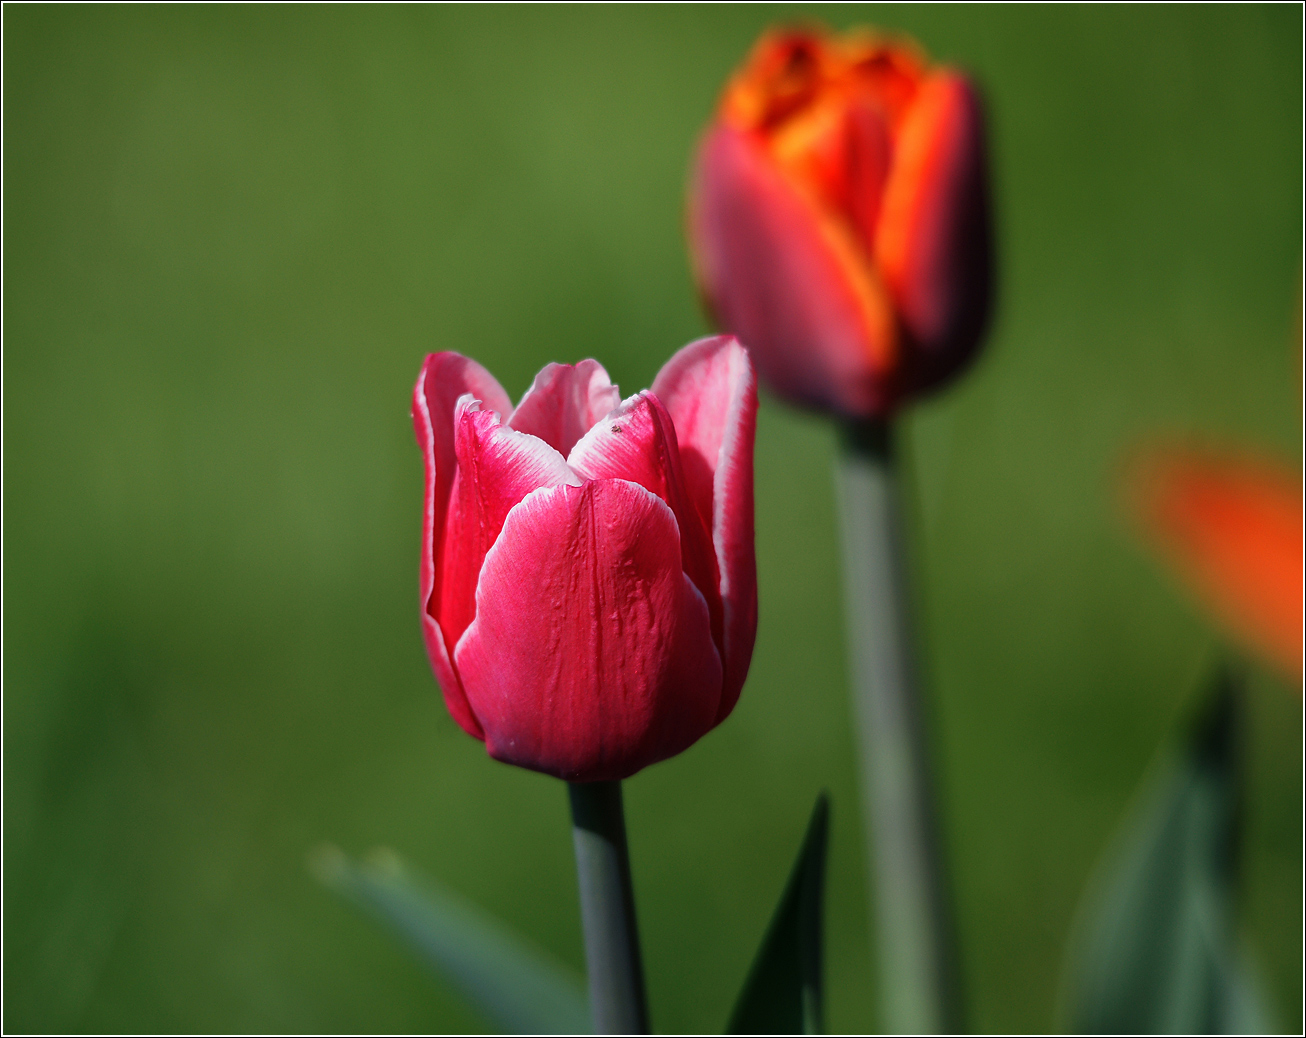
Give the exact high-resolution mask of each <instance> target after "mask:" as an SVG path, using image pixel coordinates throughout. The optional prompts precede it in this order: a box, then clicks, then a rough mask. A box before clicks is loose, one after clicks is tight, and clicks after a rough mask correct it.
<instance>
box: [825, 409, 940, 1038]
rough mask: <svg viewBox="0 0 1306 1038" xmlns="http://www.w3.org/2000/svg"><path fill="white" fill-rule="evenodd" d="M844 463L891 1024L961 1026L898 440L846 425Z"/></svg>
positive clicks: (871, 856) (860, 723)
mask: <svg viewBox="0 0 1306 1038" xmlns="http://www.w3.org/2000/svg"><path fill="white" fill-rule="evenodd" d="M843 431H844V436H843V444H842V450H841V451H840V457H839V463H838V485H839V499H840V500H839V504H840V513H841V516H840V517H841V520H842V523H841V525H842V528H843V556H844V581H845V588H844V591H845V597H846V614H847V623H848V643H849V649H850V655H851V663H852V685H853V701H854V714H855V721H856V732H857V739H858V744H859V745H858V749H859V751H860V754H859V755H860V758H861V781H862V806H863V810H865V811H866V814H867V819H866V823H867V824H866V833H867V838H868V847H867V852H868V853H867V859H868V862H869V864H870V872H871V875H870V881H871V903H872V914H873V917H874V922H875V936H876V951H877V959H878V966H879V978H880V1005H881V1011H882V1013H883V1021H882V1024H883V1027H884V1029H885V1030H886V1031H888V1032H891V1033H906V1034H912V1033H916V1034H920V1033H924V1034H930V1033H940V1032H954V1031H958V1030H960V1024H961V1020H960V998H959V997H958V983H957V980H958V978H957V969H956V958H955V949H954V947H953V940H952V936H953V935H952V921H951V913H950V911H949V902H948V898H947V894H946V888H945V882H944V871H943V865H942V861H941V855H940V853H939V844H938V832H937V825H936V820H935V816H934V809H933V796H932V789H931V782H930V769H929V755H928V750H927V745H926V737H925V728H924V723H923V718H922V707H921V701H920V690H919V687H918V685H919V682H918V675H917V671H916V667H915V660H914V653H913V644H912V629H911V616H910V596H909V594H908V588H907V573H906V560H905V555H904V550H903V548H904V545H903V540H902V530H901V517H900V514H899V503H898V487H897V473H896V464H895V455H894V450H893V443H892V433H891V430H890V428H889V426H888V425H887V424H886V423H884V422H879V421H877V422H862V423H857V424H853V423H849V424H848V425H846V426H845V427H844V430H843Z"/></svg>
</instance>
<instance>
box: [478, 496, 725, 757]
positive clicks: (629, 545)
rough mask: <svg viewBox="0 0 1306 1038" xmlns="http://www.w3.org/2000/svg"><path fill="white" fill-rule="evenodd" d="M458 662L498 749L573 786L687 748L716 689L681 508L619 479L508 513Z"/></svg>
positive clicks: (704, 721)
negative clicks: (684, 551) (679, 519)
mask: <svg viewBox="0 0 1306 1038" xmlns="http://www.w3.org/2000/svg"><path fill="white" fill-rule="evenodd" d="M455 659H456V660H457V663H458V669H459V672H460V673H461V675H462V678H463V683H464V687H465V688H466V689H467V695H468V699H469V700H470V702H471V704H472V706H473V708H474V709H475V711H476V716H477V717H478V718H480V721H481V723H482V725H483V726H484V728H485V736H486V738H485V742H486V749H487V750H488V751H489V752H490V754H491V756H493V757H495V758H497V759H498V760H502V761H507V762H508V763H511V764H517V765H520V766H522V767H527V768H533V769H535V770H537V771H543V772H547V773H548V774H550V775H556V776H558V777H559V778H564V779H567V780H569V781H573V782H592V781H598V780H608V779H621V778H625V777H627V776H629V775H632V774H634V773H635V772H636V771H638V770H639V769H640V768H643V767H645V766H647V765H649V764H652V763H654V762H655V761H659V760H663V759H665V758H666V757H670V756H672V755H673V754H676V753H679V752H680V751H681V750H684V749H686V748H687V747H688V746H690V745H691V744H692V743H693V742H695V741H696V740H697V739H698V738H700V737H701V736H702V735H703V734H704V733H705V732H707V731H708V730H709V729H710V728H711V727H712V724H713V722H714V720H715V718H716V714H717V704H718V702H719V700H720V696H721V662H720V659H719V658H718V656H717V651H716V648H715V646H714V645H713V644H712V636H711V631H710V629H709V621H708V612H707V604H706V603H705V602H704V601H703V596H702V595H700V594H699V592H698V590H697V589H696V588H695V587H694V585H693V583H692V582H691V581H690V580H689V578H688V577H686V576H685V574H684V572H683V569H682V566H681V560H680V538H679V534H678V531H677V529H676V521H675V517H674V516H673V515H672V514H671V509H670V508H668V507H667V506H666V504H664V503H663V502H662V500H661V499H660V498H658V497H657V496H656V495H654V494H651V493H649V491H647V490H645V489H644V488H643V487H640V486H636V485H635V484H634V483H628V482H625V481H624V480H597V481H593V482H589V483H586V484H585V485H584V486H582V487H579V488H576V487H570V486H560V487H554V488H550V489H544V490H539V491H536V492H535V493H533V494H531V495H530V496H529V497H527V498H526V499H525V500H524V501H523V502H522V503H521V504H519V505H518V506H517V507H516V508H514V509H513V510H512V511H511V512H510V513H509V515H508V518H507V521H506V522H505V523H504V526H503V532H502V533H501V534H500V536H499V539H498V541H496V542H495V545H494V547H493V548H491V549H490V551H489V553H488V554H487V555H486V557H485V564H484V566H483V567H482V571H481V579H480V583H479V584H478V585H477V589H476V619H475V620H474V621H473V622H472V625H471V626H470V627H468V628H467V631H466V633H465V634H464V635H463V637H462V639H461V640H460V641H459V643H458V648H457V651H456V653H455Z"/></svg>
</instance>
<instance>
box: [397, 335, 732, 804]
mask: <svg viewBox="0 0 1306 1038" xmlns="http://www.w3.org/2000/svg"><path fill="white" fill-rule="evenodd" d="M756 413H757V389H756V381H755V378H754V375H753V369H752V366H751V364H750V362H749V359H748V353H747V352H746V351H745V350H744V349H743V347H741V346H740V345H739V343H738V342H737V341H735V340H734V339H732V338H729V337H724V336H723V337H719V338H712V339H702V340H700V341H698V342H694V343H691V344H690V345H688V346H686V347H685V348H684V349H682V350H681V351H680V352H678V353H677V354H676V355H675V356H674V357H672V358H671V360H670V361H668V362H667V364H666V366H665V367H663V369H662V371H661V373H660V374H659V375H658V377H657V380H656V381H655V382H654V384H653V389H652V390H651V391H649V390H645V391H644V392H642V393H637V394H636V395H635V396H632V397H630V398H628V399H626V400H624V401H623V400H621V399H620V397H619V394H618V392H617V387H616V386H614V385H612V383H611V382H610V381H609V380H608V375H607V372H606V371H604V370H603V368H602V366H601V365H599V364H598V362H596V361H593V360H584V361H581V362H580V363H579V364H576V365H574V366H572V365H568V364H550V365H549V366H548V367H546V368H545V369H544V370H543V371H541V372H540V373H539V374H538V375H537V376H536V377H535V382H534V384H533V385H532V386H531V388H530V389H529V390H527V392H526V395H525V396H524V397H522V400H521V402H520V403H519V404H518V405H517V407H516V409H514V408H513V407H512V404H511V401H510V400H509V398H508V396H507V394H505V393H504V391H503V389H502V388H501V387H500V386H499V383H498V382H497V381H495V379H494V377H493V376H492V375H491V374H490V373H489V372H488V371H486V370H485V369H484V368H483V367H481V366H480V365H479V364H477V363H476V362H475V361H473V360H470V359H468V358H467V357H463V356H460V355H459V354H456V353H433V354H431V355H430V356H429V357H427V359H426V363H425V364H424V365H423V366H422V372H421V374H420V376H419V377H418V379H417V387H416V389H415V390H414V393H413V422H414V425H415V427H416V430H417V441H418V444H419V446H420V447H421V448H422V451H423V454H424V456H425V460H426V522H425V526H424V529H423V538H422V571H421V601H422V631H423V634H424V636H425V640H426V648H427V653H428V655H429V656H430V658H431V666H432V667H433V668H434V670H435V674H436V677H437V679H438V680H439V682H440V686H441V688H442V689H443V691H444V699H445V704H446V705H447V706H448V708H449V713H450V714H452V715H453V718H454V720H455V721H457V722H458V724H459V725H461V726H462V728H463V729H464V730H465V731H467V732H468V733H469V734H471V735H474V736H476V737H477V738H478V739H483V740H484V741H485V745H486V749H487V750H488V751H489V753H490V756H492V757H495V758H496V759H498V760H502V761H506V762H508V763H510V764H517V765H520V766H522V767H526V768H532V769H534V770H536V771H543V772H546V773H548V774H550V775H556V776H557V777H559V778H563V779H566V780H568V781H571V782H595V781H602V780H612V779H621V778H625V777H627V776H629V775H632V774H634V773H635V772H636V771H638V770H639V769H640V768H643V767H645V766H647V765H649V764H653V763H655V762H656V761H659V760H663V759H665V758H667V757H670V756H673V755H674V754H677V753H679V752H681V751H682V750H684V749H686V748H687V747H689V746H690V745H692V744H693V743H694V742H696V741H697V740H698V739H699V738H701V737H702V736H703V735H705V734H706V733H707V732H708V731H709V730H710V729H712V728H713V727H714V726H716V725H717V724H719V723H720V722H721V721H722V720H724V719H725V717H726V716H727V715H728V714H729V713H730V711H731V710H732V709H733V708H734V705H735V701H736V700H737V699H738V698H739V691H740V688H741V687H742V686H743V683H744V677H745V676H746V675H747V673H748V664H749V660H750V659H751V657H752V652H753V638H754V634H755V633H756V629H757V571H756V564H755V561H754V556H753V433H754V424H755V418H756Z"/></svg>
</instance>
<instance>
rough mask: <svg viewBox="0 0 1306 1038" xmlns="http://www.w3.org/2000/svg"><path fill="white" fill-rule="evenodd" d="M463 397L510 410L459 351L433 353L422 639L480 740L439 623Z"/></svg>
mask: <svg viewBox="0 0 1306 1038" xmlns="http://www.w3.org/2000/svg"><path fill="white" fill-rule="evenodd" d="M464 393H470V394H472V396H474V397H476V398H477V399H478V400H482V401H484V402H485V404H486V405H487V406H489V407H491V408H494V409H497V410H503V411H504V412H505V413H506V412H507V411H508V410H509V409H510V408H511V406H512V401H511V400H510V399H509V398H508V394H507V393H505V392H504V391H503V387H502V386H500V385H499V383H498V382H497V381H496V380H495V378H494V376H493V375H491V374H490V373H489V372H488V371H486V370H485V369H484V368H483V367H481V365H479V364H477V363H476V361H474V360H471V359H470V358H468V357H464V356H462V355H460V354H457V353H432V354H430V355H429V356H428V357H427V358H426V360H425V362H424V363H423V364H422V370H421V372H420V373H419V374H418V376H417V385H416V386H415V387H414V388H413V427H414V429H415V431H416V433H417V445H418V447H420V448H421V450H422V458H423V461H424V462H425V465H426V496H425V511H424V518H423V521H422V569H421V575H420V585H421V602H422V638H423V640H424V641H425V642H426V652H427V655H428V656H430V658H431V667H432V669H433V670H434V671H435V676H436V679H437V680H438V681H439V683H440V688H441V690H442V691H443V692H444V702H445V706H447V707H448V709H449V713H450V714H451V715H452V716H453V719H454V720H455V721H457V722H458V724H459V725H460V726H461V727H462V728H463V729H464V730H465V731H466V732H468V733H469V734H471V735H474V736H476V737H477V738H478V739H480V738H484V736H483V735H482V733H481V726H480V725H479V724H477V722H476V718H475V717H474V716H473V715H472V712H471V710H470V709H469V708H468V706H467V701H466V698H465V697H464V695H463V690H462V685H461V684H460V682H459V681H458V675H457V673H456V672H455V671H454V669H453V664H452V662H451V661H450V654H449V650H448V647H447V646H446V645H445V641H444V638H443V637H442V636H441V634H440V629H439V626H438V625H437V623H436V620H435V609H436V603H437V602H438V596H439V591H440V588H439V584H438V582H439V577H440V571H441V569H442V566H441V565H440V564H439V560H440V553H441V549H442V547H443V544H444V539H445V538H444V530H445V518H446V515H447V513H448V509H449V495H450V493H451V491H452V490H453V484H454V477H455V473H456V469H457V460H456V458H455V454H454V446H453V440H454V435H453V416H454V408H455V406H456V404H457V401H458V398H459V397H460V396H462V395H463V394H464ZM449 644H450V645H452V644H453V643H452V642H450V643H449Z"/></svg>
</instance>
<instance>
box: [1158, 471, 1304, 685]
mask: <svg viewBox="0 0 1306 1038" xmlns="http://www.w3.org/2000/svg"><path fill="white" fill-rule="evenodd" d="M1141 472H1142V475H1141V476H1140V485H1139V486H1140V491H1141V495H1140V501H1139V503H1140V505H1141V508H1140V512H1141V514H1142V518H1143V519H1144V521H1145V522H1146V523H1147V525H1148V527H1149V529H1150V531H1151V532H1152V534H1153V535H1154V536H1155V537H1156V538H1157V540H1158V541H1159V542H1160V544H1161V547H1162V548H1163V550H1164V551H1165V552H1166V554H1167V555H1168V556H1169V558H1170V560H1171V561H1172V562H1173V564H1174V565H1175V567H1176V568H1177V569H1178V570H1179V572H1180V573H1181V574H1182V575H1183V577H1184V579H1185V580H1186V581H1187V583H1188V584H1189V585H1190V586H1191V587H1192V588H1193V590H1194V591H1195V592H1196V593H1197V596H1198V598H1199V599H1200V600H1201V601H1202V602H1203V603H1204V604H1205V605H1206V606H1207V608H1208V609H1210V611H1211V612H1212V613H1213V614H1214V615H1215V617H1216V618H1217V619H1218V620H1219V621H1220V622H1221V623H1222V624H1223V625H1224V626H1225V627H1226V628H1227V629H1228V630H1230V631H1231V632H1232V633H1233V634H1234V635H1235V636H1236V637H1237V638H1238V639H1239V640H1240V641H1242V642H1244V643H1245V644H1247V645H1248V646H1250V647H1251V648H1252V649H1253V650H1255V651H1256V652H1257V653H1259V654H1260V655H1262V656H1263V657H1265V658H1266V659H1268V660H1270V661H1271V662H1272V663H1274V664H1276V665H1277V666H1279V667H1280V668H1282V669H1283V670H1284V672H1285V673H1287V674H1289V675H1291V676H1293V677H1295V678H1297V679H1298V680H1300V679H1301V675H1302V498H1301V493H1302V491H1301V483H1300V482H1299V481H1298V479H1297V478H1296V477H1294V475H1293V474H1292V473H1290V472H1288V471H1286V470H1284V469H1281V468H1280V467H1279V466H1277V465H1273V464H1270V463H1267V462H1264V461H1259V460H1254V459H1250V458H1228V457H1225V458H1220V457H1211V456H1203V455H1200V454H1193V453H1189V452H1186V451H1171V452H1166V453H1164V454H1161V455H1159V456H1156V457H1154V458H1152V459H1151V460H1150V463H1148V464H1147V465H1146V466H1145V467H1144V468H1143V469H1142V470H1141Z"/></svg>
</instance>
